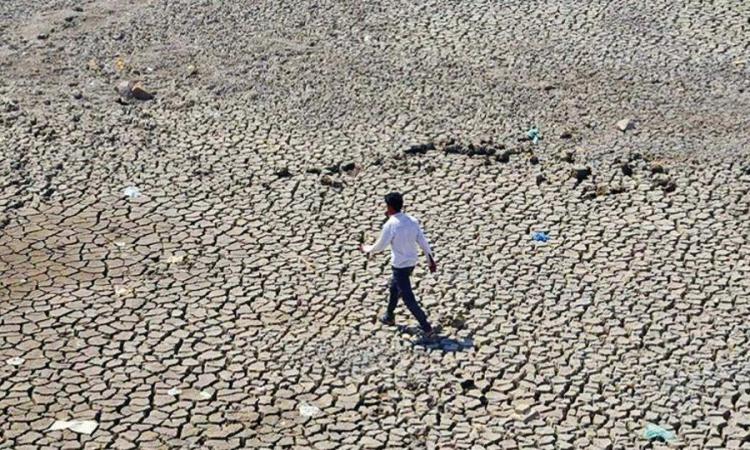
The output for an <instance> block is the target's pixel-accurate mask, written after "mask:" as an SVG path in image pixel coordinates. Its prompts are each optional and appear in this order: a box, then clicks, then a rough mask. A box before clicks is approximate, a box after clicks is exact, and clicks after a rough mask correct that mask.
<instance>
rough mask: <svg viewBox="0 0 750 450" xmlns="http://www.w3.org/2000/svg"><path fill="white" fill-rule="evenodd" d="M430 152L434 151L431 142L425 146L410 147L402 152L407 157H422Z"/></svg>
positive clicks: (433, 145)
mask: <svg viewBox="0 0 750 450" xmlns="http://www.w3.org/2000/svg"><path fill="white" fill-rule="evenodd" d="M430 150H435V144H433V143H432V142H430V143H427V144H418V145H412V146H411V147H409V148H408V149H406V150H404V153H406V154H407V155H424V154H425V153H427V152H428V151H430Z"/></svg>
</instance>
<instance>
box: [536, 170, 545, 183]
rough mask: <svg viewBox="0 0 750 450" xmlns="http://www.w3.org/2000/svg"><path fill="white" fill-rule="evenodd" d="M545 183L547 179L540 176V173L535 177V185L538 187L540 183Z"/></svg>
mask: <svg viewBox="0 0 750 450" xmlns="http://www.w3.org/2000/svg"><path fill="white" fill-rule="evenodd" d="M546 181H547V177H545V176H544V175H542V174H541V173H540V174H538V175H537V176H536V185H537V186H539V185H541V184H542V183H545V182H546Z"/></svg>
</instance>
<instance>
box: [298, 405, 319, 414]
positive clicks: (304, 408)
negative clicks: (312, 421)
mask: <svg viewBox="0 0 750 450" xmlns="http://www.w3.org/2000/svg"><path fill="white" fill-rule="evenodd" d="M319 412H320V408H318V407H317V406H313V405H308V404H307V403H303V404H301V405H299V413H300V414H301V415H302V416H304V417H312V416H314V415H316V414H318V413H319Z"/></svg>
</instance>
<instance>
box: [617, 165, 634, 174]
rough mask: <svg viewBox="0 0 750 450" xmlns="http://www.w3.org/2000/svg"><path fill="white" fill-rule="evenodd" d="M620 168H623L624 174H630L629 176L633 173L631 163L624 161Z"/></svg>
mask: <svg viewBox="0 0 750 450" xmlns="http://www.w3.org/2000/svg"><path fill="white" fill-rule="evenodd" d="M620 168H621V169H622V174H623V175H625V176H628V177H630V176H632V175H633V166H631V165H630V164H628V163H623V165H622V166H620Z"/></svg>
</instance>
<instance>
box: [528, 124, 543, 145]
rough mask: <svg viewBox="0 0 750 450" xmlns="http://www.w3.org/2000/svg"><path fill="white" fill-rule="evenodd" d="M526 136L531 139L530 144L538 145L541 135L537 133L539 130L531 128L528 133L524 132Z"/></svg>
mask: <svg viewBox="0 0 750 450" xmlns="http://www.w3.org/2000/svg"><path fill="white" fill-rule="evenodd" d="M526 136H528V137H529V139H531V142H533V143H534V144H537V143H539V139H541V138H542V135H541V133H539V129H538V128H537V127H532V128H530V129H529V131H527V132H526Z"/></svg>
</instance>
